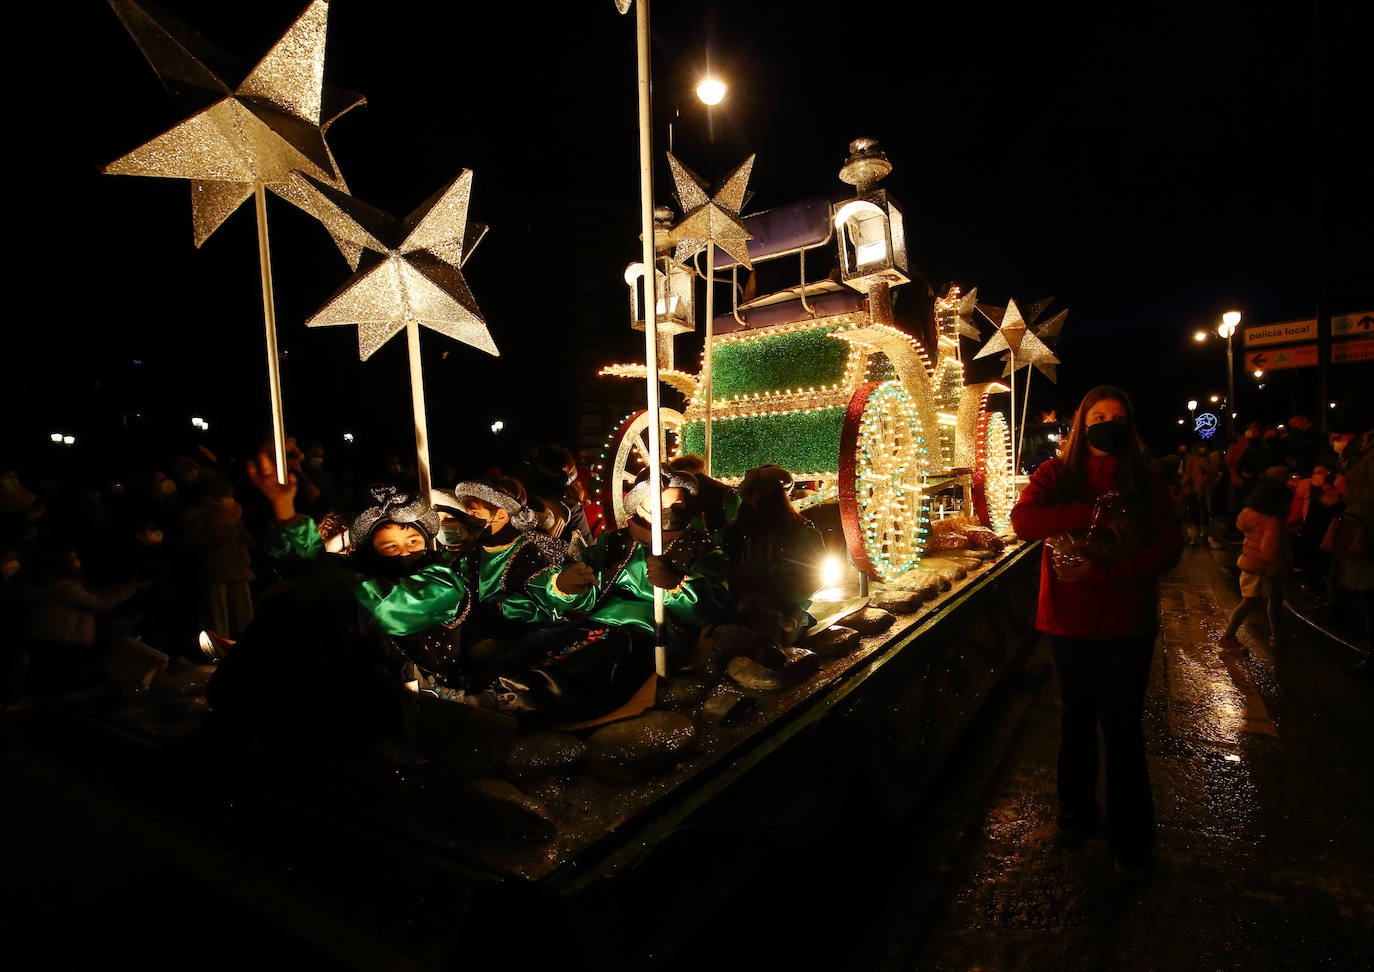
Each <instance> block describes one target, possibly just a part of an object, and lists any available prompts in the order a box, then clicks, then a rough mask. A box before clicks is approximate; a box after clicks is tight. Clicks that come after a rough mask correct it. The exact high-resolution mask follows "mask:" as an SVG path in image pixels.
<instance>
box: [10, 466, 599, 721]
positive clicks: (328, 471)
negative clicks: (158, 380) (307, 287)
mask: <svg viewBox="0 0 1374 972" xmlns="http://www.w3.org/2000/svg"><path fill="white" fill-rule="evenodd" d="M339 459H340V457H337V456H333V455H329V454H328V453H327V452H326V449H325V447H324V446H323V445H322V444H321V443H319V442H317V441H315V442H310V441H307V442H305V443H304V444H303V446H301V445H298V444H297V442H296V441H295V440H294V439H292V440H288V461H289V466H290V469H291V471H292V472H293V474H294V475H295V477H296V479H297V480H298V482H299V484H300V486H299V494H298V500H297V501H298V504H299V506H300V508H301V509H302V511H303V512H305V513H307V514H309V515H312V516H314V517H316V518H317V519H321V520H322V519H324V518H325V517H326V516H327V515H328V514H330V513H332V512H334V513H336V512H338V511H346V510H349V509H351V508H352V507H353V506H355V505H357V503H358V502H359V490H360V489H365V487H366V486H367V485H368V484H369V483H371V482H374V481H378V480H389V481H394V482H400V483H406V482H411V483H413V482H414V479H415V469H414V466H413V464H411V465H409V466H407V465H406V464H404V463H403V462H402V460H400V459H399V458H397V457H396V456H394V455H384V456H379V457H375V458H373V459H372V460H364V461H357V460H355V459H354V457H353V456H352V455H351V454H350V455H348V456H345V457H343V461H339ZM244 468H245V460H244V458H243V457H237V456H235V457H228V456H220V455H217V454H216V453H215V452H213V451H211V450H210V449H209V448H207V447H205V446H204V445H200V446H197V447H195V448H191V449H188V450H186V451H185V452H182V453H180V454H175V455H168V456H164V457H162V458H161V459H158V460H157V461H147V462H138V463H122V462H119V461H107V462H102V463H96V464H94V466H88V465H83V464H81V463H79V462H77V463H69V464H68V465H67V466H66V467H64V468H59V469H54V468H51V467H50V468H46V469H44V468H32V469H31V468H26V467H24V466H22V465H13V464H9V463H0V696H3V698H4V699H5V700H16V699H22V698H25V697H28V696H31V695H35V694H45V693H50V692H57V691H64V690H66V689H69V688H71V687H74V686H80V685H82V684H88V683H90V682H92V681H94V680H98V679H99V677H100V672H99V669H100V664H101V660H102V659H104V658H106V657H107V656H108V654H109V651H110V649H111V648H112V647H113V646H114V645H116V644H118V643H120V642H124V641H127V640H128V639H134V640H136V641H138V642H140V643H142V644H144V645H147V646H149V647H151V648H153V649H155V650H157V651H159V652H161V653H163V654H165V655H167V656H168V659H169V661H170V663H171V664H177V663H178V662H179V661H180V662H181V663H182V664H185V663H188V662H189V663H198V662H200V661H203V660H204V649H203V648H202V644H204V643H205V641H206V636H202V634H201V633H202V632H208V633H211V634H212V635H213V637H214V638H215V639H219V640H228V641H232V640H233V639H235V638H237V637H238V636H239V635H240V634H241V633H242V631H243V630H244V628H245V627H246V626H247V625H248V623H249V622H250V621H251V620H252V618H253V605H254V600H255V597H256V595H258V594H259V593H260V592H261V591H262V590H264V589H265V588H267V587H268V586H270V585H271V584H272V583H274V582H275V581H276V580H278V579H279V573H278V565H277V564H276V563H274V562H273V561H272V559H271V558H269V557H267V556H266V554H265V551H264V549H263V541H264V539H265V538H266V537H267V535H268V532H269V531H270V529H271V527H272V514H271V510H270V508H269V507H268V506H267V504H265V503H264V502H263V500H262V497H261V496H260V495H259V494H258V493H257V492H256V491H255V490H253V489H252V488H251V486H250V485H249V484H248V481H247V478H246V476H245V474H244ZM583 468H584V469H585V464H584V467H583ZM517 471H518V473H519V474H520V476H521V478H522V481H523V482H524V483H526V484H527V486H528V488H529V490H530V492H531V493H532V494H534V495H540V496H546V497H549V500H550V501H549V502H548V503H545V504H542V505H543V510H544V512H543V514H542V515H543V516H544V517H545V518H546V524H545V525H546V526H547V527H550V528H553V529H556V530H560V531H562V530H572V531H576V532H580V533H583V534H584V535H585V536H586V537H587V538H590V537H591V536H593V535H594V534H595V533H596V532H597V531H599V529H600V528H601V525H602V513H601V507H600V505H599V504H597V503H595V502H593V501H590V499H589V498H588V497H587V493H586V483H587V477H586V473H585V471H579V467H578V465H577V463H576V461H575V460H574V457H573V456H572V455H571V453H569V452H568V450H566V449H564V448H562V447H559V446H556V445H549V446H542V447H538V448H532V449H530V450H528V451H527V453H526V455H525V457H524V460H523V461H522V462H520V463H519V464H518V470H517ZM484 472H491V473H494V472H496V470H494V469H488V470H484ZM438 475H445V476H447V477H448V478H449V480H452V479H456V472H455V471H453V470H446V469H441V470H437V471H436V476H438ZM554 497H563V498H564V502H562V503H561V504H560V503H556V502H554V501H553V498H554ZM567 497H580V498H581V499H586V500H588V501H587V502H585V503H584V502H581V501H580V500H577V499H571V500H570V499H567ZM206 647H207V648H208V647H210V646H209V645H207V646H206Z"/></svg>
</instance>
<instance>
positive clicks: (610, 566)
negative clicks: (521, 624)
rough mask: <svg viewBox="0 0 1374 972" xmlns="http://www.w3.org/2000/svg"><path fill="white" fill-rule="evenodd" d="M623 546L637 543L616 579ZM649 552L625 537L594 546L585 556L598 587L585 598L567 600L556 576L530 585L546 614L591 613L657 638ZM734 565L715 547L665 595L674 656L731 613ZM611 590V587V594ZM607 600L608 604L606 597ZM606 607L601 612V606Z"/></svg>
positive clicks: (612, 534)
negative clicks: (729, 586) (729, 579)
mask: <svg viewBox="0 0 1374 972" xmlns="http://www.w3.org/2000/svg"><path fill="white" fill-rule="evenodd" d="M617 542H621V543H624V542H630V543H634V550H633V552H631V553H630V554H629V559H628V561H625V567H624V569H623V570H621V571H620V572H619V574H618V575H617V576H611V575H612V573H613V572H614V571H615V568H616V567H617V566H618V565H619V564H620V562H621V561H622V560H624V559H625V550H624V547H623V546H622V547H621V549H620V550H619V551H617V550H615V549H614V547H615V545H616V544H617ZM648 553H649V548H648V547H646V546H644V545H643V544H640V543H635V542H634V541H633V540H630V539H629V537H628V536H625V535H624V532H623V531H606V532H603V533H602V534H601V536H599V537H598V538H597V540H596V542H595V543H594V544H592V545H591V546H590V547H588V548H587V549H586V550H584V551H583V552H582V560H583V561H584V562H585V563H586V564H587V565H588V566H589V567H591V568H592V570H593V571H595V572H596V578H597V580H596V583H595V584H593V585H592V587H591V589H590V590H588V591H587V592H586V593H583V594H573V595H566V594H563V593H562V592H561V591H559V590H558V589H557V587H556V586H555V585H554V583H553V578H554V572H553V571H549V572H547V573H545V574H541V575H539V576H538V577H536V578H534V579H532V580H531V582H530V592H531V593H532V594H534V596H535V597H536V598H537V599H538V600H539V602H540V604H541V607H542V608H543V609H544V610H545V611H551V612H553V613H554V614H555V615H556V616H560V617H561V616H563V615H566V614H567V613H569V612H571V611H589V612H590V614H588V615H587V618H588V620H590V621H593V622H600V623H602V624H605V625H608V626H613V627H621V626H628V627H634V628H638V629H640V630H642V631H645V632H648V633H649V634H652V633H653V630H654V585H653V584H651V583H650V582H649V574H648V565H647V564H646V563H645V557H647V556H648ZM728 567H729V565H728V563H727V561H726V559H725V554H723V553H722V552H721V551H720V549H719V548H718V547H711V548H709V549H707V550H706V551H705V552H703V553H702V554H701V555H700V556H698V557H697V558H696V560H695V561H693V563H692V564H691V567H690V568H689V569H688V571H687V574H686V575H685V577H684V579H683V582H682V584H681V585H680V586H679V587H678V588H676V589H675V590H672V591H665V592H664V597H663V604H664V608H665V609H666V610H665V616H666V622H667V623H666V624H665V626H664V640H665V643H666V647H667V648H669V649H670V650H671V651H674V652H677V651H683V650H686V649H689V648H691V646H692V645H694V644H695V643H696V638H697V634H698V633H699V632H700V630H701V628H702V627H703V626H705V625H707V624H710V623H711V622H712V621H716V620H718V619H719V618H720V617H722V616H723V615H724V614H725V612H726V611H727V610H728V608H729V595H728V592H727V587H726V575H727V573H728ZM606 585H610V586H609V588H607V586H606ZM603 594H604V595H605V596H604V598H603V596H602V595H603ZM598 601H600V602H601V603H600V605H599V606H598V604H597V602H598Z"/></svg>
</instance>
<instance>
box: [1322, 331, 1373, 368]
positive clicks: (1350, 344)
mask: <svg viewBox="0 0 1374 972" xmlns="http://www.w3.org/2000/svg"><path fill="white" fill-rule="evenodd" d="M1331 360H1332V361H1333V362H1334V363H1336V364H1350V363H1353V362H1357V361H1374V337H1368V338H1355V339H1354V340H1346V341H1332V342H1331Z"/></svg>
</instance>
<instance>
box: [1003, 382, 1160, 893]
mask: <svg viewBox="0 0 1374 972" xmlns="http://www.w3.org/2000/svg"><path fill="white" fill-rule="evenodd" d="M1011 520H1012V526H1013V527H1014V528H1015V530H1016V533H1017V535H1018V536H1020V537H1021V538H1023V539H1026V540H1038V539H1047V540H1050V543H1048V544H1046V547H1045V550H1044V554H1043V558H1042V561H1041V570H1040V596H1039V606H1038V609H1037V612H1036V619H1035V625H1036V627H1037V628H1038V629H1039V630H1040V631H1043V632H1045V633H1046V634H1047V635H1048V636H1049V640H1050V647H1051V651H1052V653H1053V656H1054V667H1055V674H1056V675H1057V677H1058V681H1059V689H1060V700H1061V710H1060V748H1059V761H1058V770H1059V772H1058V791H1059V818H1058V823H1059V835H1058V842H1059V843H1060V844H1061V845H1062V846H1065V847H1077V846H1081V845H1082V844H1083V842H1084V841H1085V840H1086V839H1087V838H1088V837H1090V836H1092V835H1094V834H1095V833H1096V831H1097V826H1098V816H1099V813H1098V807H1097V776H1098V765H1099V763H1098V742H1097V735H1098V731H1099V730H1100V731H1101V734H1102V739H1103V743H1104V752H1105V756H1106V763H1107V807H1106V809H1107V818H1108V823H1109V837H1110V842H1111V848H1112V852H1113V855H1114V857H1115V862H1116V867H1117V871H1118V873H1119V874H1120V875H1121V876H1122V877H1123V878H1125V879H1127V880H1138V879H1140V878H1143V877H1144V876H1145V875H1146V874H1147V873H1148V869H1149V866H1150V863H1151V861H1152V859H1153V850H1152V848H1153V845H1154V836H1155V821H1154V804H1153V798H1152V796H1151V793H1150V778H1149V769H1148V764H1147V762H1146V757H1145V737H1144V731H1143V729H1142V725H1141V720H1142V716H1143V713H1144V705H1145V690H1146V688H1147V686H1148V683H1149V674H1150V662H1151V659H1152V657H1153V654H1154V642H1155V635H1156V633H1157V632H1158V628H1159V610H1158V595H1159V589H1158V583H1157V582H1158V578H1159V576H1160V575H1161V574H1163V573H1165V572H1166V571H1167V570H1169V569H1170V568H1171V567H1173V565H1174V564H1175V563H1177V561H1178V559H1179V556H1180V554H1181V553H1182V549H1183V529H1182V524H1181V523H1180V522H1179V518H1178V512H1177V509H1176V507H1175V505H1174V503H1173V501H1172V499H1171V498H1170V493H1169V487H1168V483H1167V482H1166V480H1165V478H1164V477H1163V476H1161V475H1159V474H1158V473H1157V472H1156V471H1155V470H1154V469H1152V467H1151V466H1150V464H1149V462H1148V460H1147V459H1146V456H1145V451H1144V444H1143V443H1142V442H1141V440H1140V437H1139V435H1138V434H1137V433H1136V430H1135V425H1134V422H1133V420H1132V412H1131V404H1130V399H1129V397H1128V396H1127V395H1126V393H1125V392H1124V391H1122V390H1121V389H1119V388H1114V387H1112V386H1110V385H1101V386H1099V387H1097V388H1094V389H1093V390H1092V391H1090V392H1088V394H1087V395H1086V396H1084V398H1083V402H1082V404H1081V405H1080V406H1079V408H1078V412H1077V414H1076V415H1075V416H1074V421H1073V427H1072V430H1071V431H1070V433H1069V437H1068V441H1067V442H1066V443H1065V446H1064V450H1063V453H1062V454H1061V455H1060V456H1058V457H1057V458H1055V459H1052V460H1050V461H1049V462H1046V463H1043V464H1042V465H1040V466H1039V467H1038V468H1037V469H1036V471H1035V473H1034V474H1033V475H1032V476H1031V480H1030V483H1029V484H1028V485H1027V486H1026V488H1025V490H1024V491H1023V492H1022V494H1021V497H1020V499H1019V500H1018V501H1017V503H1016V506H1015V507H1014V508H1013V510H1012V515H1011ZM1051 538H1053V539H1051ZM1070 538H1073V539H1070Z"/></svg>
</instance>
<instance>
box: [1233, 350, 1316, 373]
mask: <svg viewBox="0 0 1374 972" xmlns="http://www.w3.org/2000/svg"><path fill="white" fill-rule="evenodd" d="M1316 365H1317V346H1316V345H1315V344H1291V345H1288V346H1287V347H1282V348H1266V349H1265V350H1263V351H1247V352H1246V353H1245V370H1246V371H1256V370H1258V371H1280V370H1282V369H1284V368H1315V367H1316Z"/></svg>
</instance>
